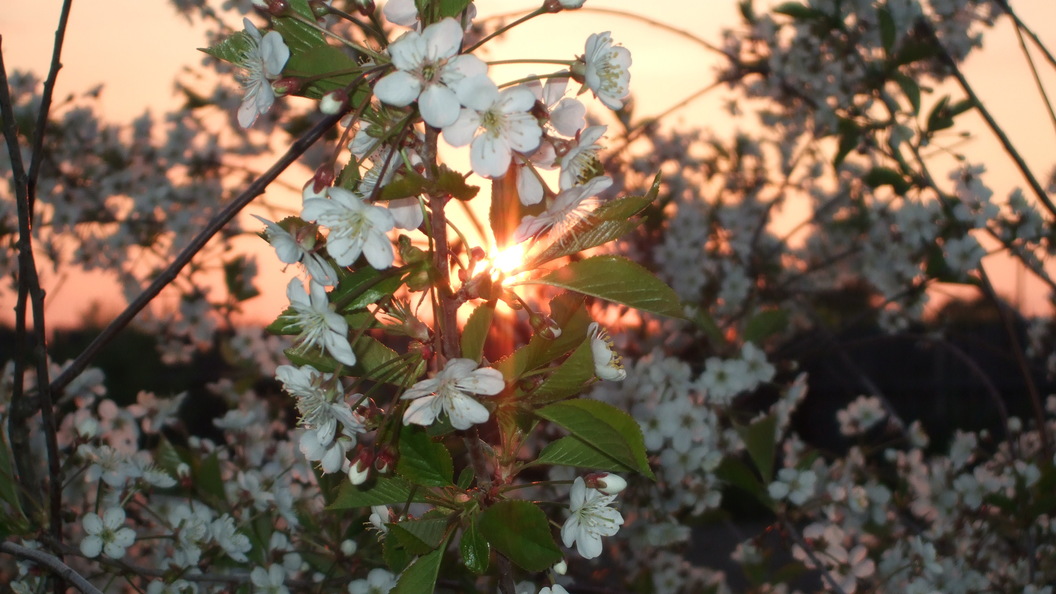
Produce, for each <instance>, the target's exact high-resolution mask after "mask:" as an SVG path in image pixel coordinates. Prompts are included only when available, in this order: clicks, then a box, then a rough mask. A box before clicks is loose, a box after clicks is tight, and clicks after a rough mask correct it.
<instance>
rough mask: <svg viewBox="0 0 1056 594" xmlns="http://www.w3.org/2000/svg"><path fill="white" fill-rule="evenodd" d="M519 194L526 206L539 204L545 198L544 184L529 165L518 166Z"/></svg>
mask: <svg viewBox="0 0 1056 594" xmlns="http://www.w3.org/2000/svg"><path fill="white" fill-rule="evenodd" d="M517 195H518V196H519V197H520V198H521V204H523V205H525V206H531V205H533V204H539V203H540V202H542V200H543V184H542V182H540V181H539V178H538V177H537V176H536V175H535V172H533V171H532V170H531V169H530V168H529V167H528V166H524V167H518V168H517Z"/></svg>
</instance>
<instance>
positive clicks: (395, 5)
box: [381, 0, 418, 27]
mask: <svg viewBox="0 0 1056 594" xmlns="http://www.w3.org/2000/svg"><path fill="white" fill-rule="evenodd" d="M381 11H382V13H384V14H385V18H386V19H388V20H389V22H390V23H392V24H394V25H400V26H401V27H415V26H417V25H418V7H417V6H415V5H414V0H389V1H388V2H386V3H385V7H384V8H382V9H381Z"/></svg>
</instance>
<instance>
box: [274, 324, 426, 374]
mask: <svg viewBox="0 0 1056 594" xmlns="http://www.w3.org/2000/svg"><path fill="white" fill-rule="evenodd" d="M352 350H353V351H355V353H356V364H355V365H353V366H352V373H351V374H350V375H360V376H362V377H366V378H369V379H371V380H374V381H381V382H386V383H389V384H392V385H394V386H403V387H410V386H413V385H414V383H415V382H416V381H418V378H419V377H421V376H422V374H423V373H425V361H424V360H422V359H421V358H420V357H419V358H413V357H412V358H410V359H402V360H401V357H400V355H399V353H397V352H396V351H394V350H392V349H390V348H389V347H387V346H385V344H384V343H382V342H379V341H378V340H376V339H374V338H373V337H372V336H368V335H366V334H364V335H362V336H360V337H359V339H358V340H356V341H355V342H354V343H352ZM291 360H292V359H291ZM317 369H318V368H317Z"/></svg>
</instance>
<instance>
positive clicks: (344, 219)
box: [301, 188, 395, 270]
mask: <svg viewBox="0 0 1056 594" xmlns="http://www.w3.org/2000/svg"><path fill="white" fill-rule="evenodd" d="M328 194H329V195H330V199H329V200H327V199H325V198H307V199H305V201H304V208H303V210H302V211H301V218H302V219H304V220H306V221H318V222H319V224H320V225H322V226H323V227H326V228H327V229H329V230H330V234H329V235H327V237H326V251H327V253H328V254H330V257H332V258H333V259H334V262H336V263H337V265H338V266H351V265H352V264H353V263H355V261H356V260H357V259H358V258H359V255H360V254H363V255H364V256H365V257H366V258H367V262H368V263H370V265H371V266H373V267H374V268H376V269H378V270H381V269H383V268H388V267H389V266H392V261H393V259H394V258H395V253H394V252H393V249H392V242H390V241H389V238H388V236H386V235H385V233H386V232H388V231H389V230H391V229H392V228H393V226H394V221H393V218H392V214H391V213H390V212H389V211H388V210H387V209H385V208H382V207H380V206H374V205H372V204H367V203H366V201H365V200H364V199H363V197H362V196H359V195H357V194H354V193H352V192H350V191H348V190H345V189H344V188H330V189H329V191H328Z"/></svg>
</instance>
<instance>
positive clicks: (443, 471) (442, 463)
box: [396, 425, 455, 487]
mask: <svg viewBox="0 0 1056 594" xmlns="http://www.w3.org/2000/svg"><path fill="white" fill-rule="evenodd" d="M454 468H455V467H454V464H453V463H452V462H451V453H450V452H448V451H447V448H446V447H444V444H442V443H438V442H435V441H433V440H432V439H430V438H429V436H428V435H427V434H426V433H425V431H424V430H423V429H422V428H420V427H418V426H416V425H404V426H403V428H402V429H400V458H399V460H398V461H397V462H396V473H397V474H399V475H400V476H401V477H402V478H404V479H406V480H407V481H408V482H410V483H413V484H416V485H422V486H423V487H447V486H449V485H451V484H452V483H451V479H452V478H453V477H454V472H455V471H454Z"/></svg>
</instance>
